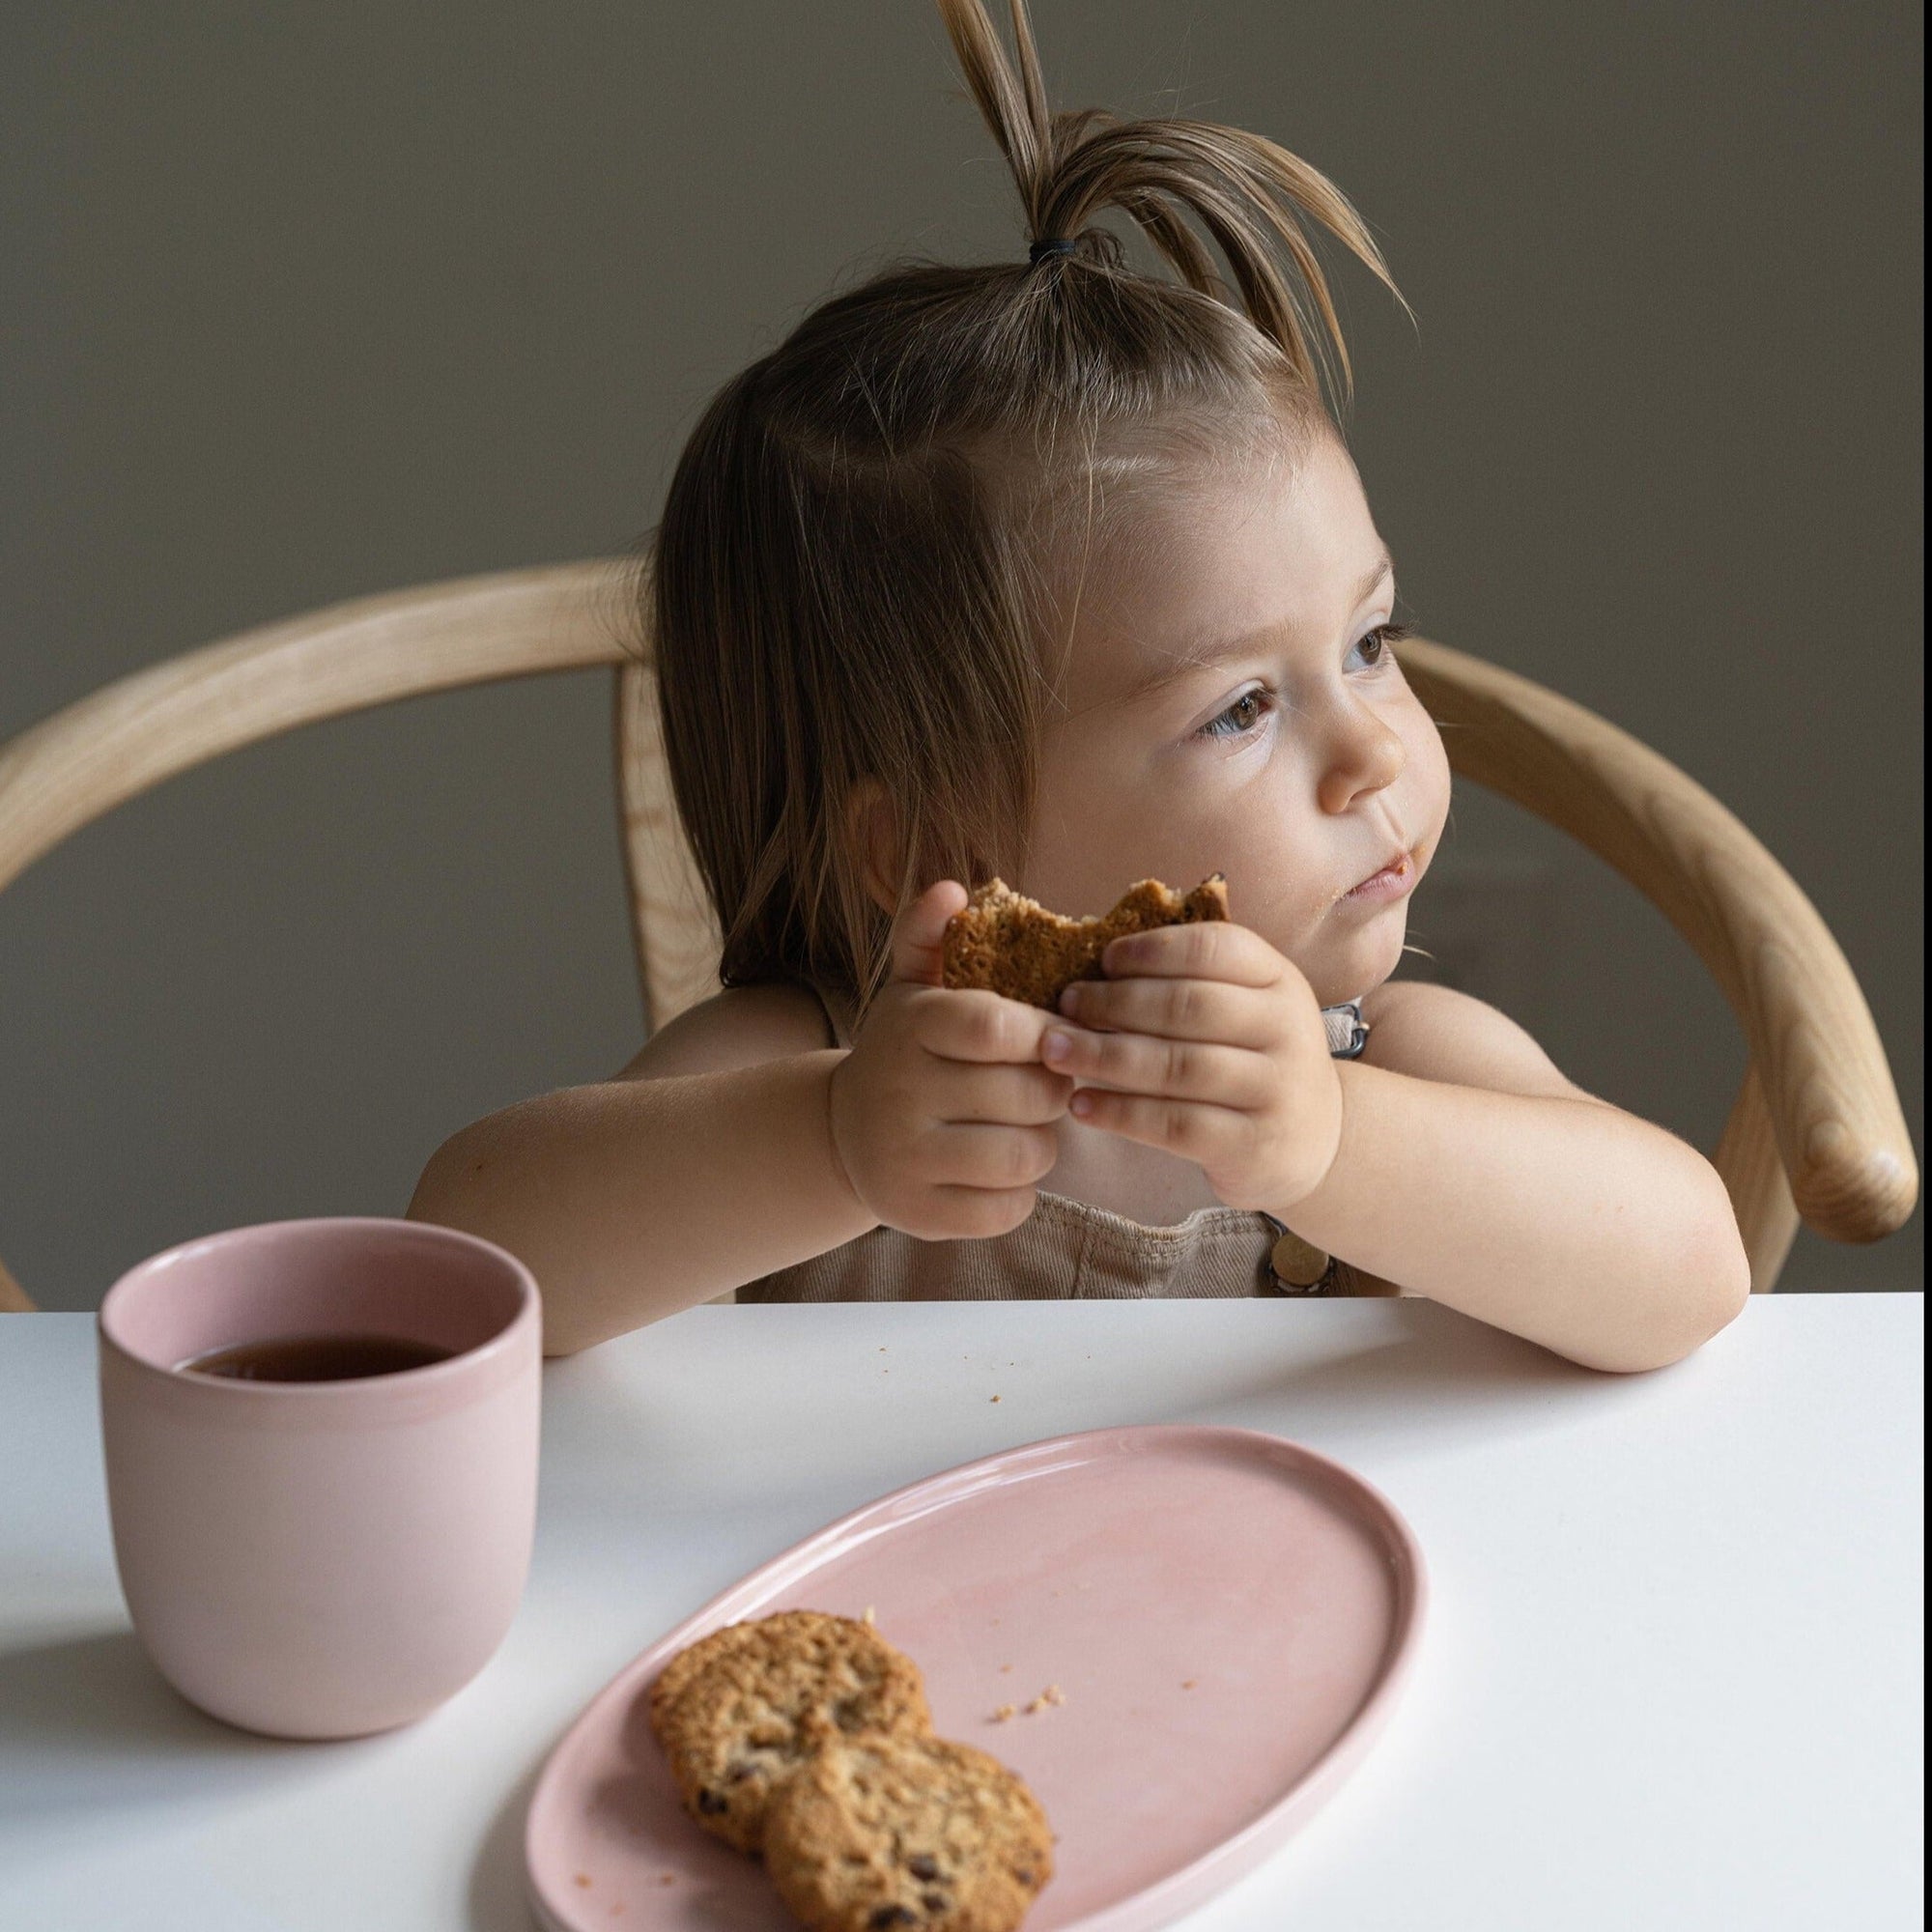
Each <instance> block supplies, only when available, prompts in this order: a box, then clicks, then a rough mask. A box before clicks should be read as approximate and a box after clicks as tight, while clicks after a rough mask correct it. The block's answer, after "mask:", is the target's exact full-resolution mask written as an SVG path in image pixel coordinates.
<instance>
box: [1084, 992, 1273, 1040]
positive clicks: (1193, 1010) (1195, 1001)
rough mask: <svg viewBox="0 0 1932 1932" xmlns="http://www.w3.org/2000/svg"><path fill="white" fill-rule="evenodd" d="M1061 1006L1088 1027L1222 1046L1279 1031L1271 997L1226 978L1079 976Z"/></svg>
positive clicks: (1259, 1037)
mask: <svg viewBox="0 0 1932 1932" xmlns="http://www.w3.org/2000/svg"><path fill="white" fill-rule="evenodd" d="M1060 1007H1061V1010H1062V1012H1064V1013H1065V1015H1066V1017H1067V1018H1068V1019H1072V1020H1078V1021H1079V1022H1080V1024H1081V1025H1082V1026H1084V1027H1110V1028H1113V1029H1115V1030H1117V1031H1119V1032H1121V1033H1146V1034H1158V1035H1160V1036H1161V1037H1164V1038H1167V1039H1203V1040H1213V1041H1216V1042H1218V1043H1219V1044H1220V1045H1223V1046H1243V1047H1262V1046H1266V1045H1268V1044H1270V1043H1271V1042H1272V1041H1273V1039H1274V1037H1275V1035H1276V1034H1277V1032H1278V1031H1279V1015H1278V1013H1277V1012H1276V1010H1275V1003H1274V1002H1273V1001H1272V1000H1270V999H1269V998H1267V997H1266V996H1265V995H1264V994H1263V993H1261V992H1259V991H1258V990H1257V989H1256V988H1254V987H1252V986H1231V985H1229V984H1228V983H1227V981H1226V980H1166V979H1132V980H1075V981H1074V982H1073V984H1072V985H1070V986H1068V987H1067V989H1066V990H1065V993H1063V994H1062V995H1061V999H1060Z"/></svg>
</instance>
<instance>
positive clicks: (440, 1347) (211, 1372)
mask: <svg viewBox="0 0 1932 1932" xmlns="http://www.w3.org/2000/svg"><path fill="white" fill-rule="evenodd" d="M99 1353H100V1419H101V1433H102V1437H103V1441H104V1445H105V1449H106V1464H107V1497H108V1511H109V1515H110V1517H111V1519H112V1522H113V1530H114V1555H115V1562H116V1564H117V1566H118V1568H119V1570H120V1575H121V1585H122V1589H123V1591H124V1592H125V1594H126V1596H127V1599H128V1610H129V1611H130V1613H131V1614H132V1617H133V1620H134V1629H135V1633H136V1634H137V1635H138V1636H139V1637H140V1639H141V1642H142V1643H143V1645H144V1646H145V1647H146V1649H147V1651H148V1654H149V1655H150V1656H151V1657H152V1658H153V1659H154V1662H155V1663H156V1666H157V1667H158V1668H159V1670H160V1672H161V1674H162V1675H163V1676H164V1677H165V1678H167V1680H168V1681H169V1682H170V1683H171V1684H173V1685H174V1687H175V1688H176V1689H177V1690H179V1691H181V1693H182V1694H183V1695H184V1696H185V1697H186V1698H187V1699H188V1700H189V1701H190V1702H191V1703H194V1704H197V1705H199V1706H200V1707H201V1708H202V1709H203V1710H205V1711H207V1712H209V1713H211V1714H212V1715H213V1716H214V1717H217V1718H221V1719H226V1720H227V1721H228V1722H229V1723H232V1724H239V1725H241V1726H242V1727H243V1728H244V1729H247V1730H251V1731H261V1732H266V1733H268V1734H269V1735H270V1736H274V1737H285V1738H340V1737H355V1736H360V1735H362V1734H364V1733H367V1732H372V1731H383V1730H388V1729H390V1728H392V1727H393V1726H395V1725H397V1724H403V1723H408V1722H410V1721H411V1720H412V1719H415V1718H419V1717H421V1716H423V1715H424V1714H425V1713H426V1712H428V1711H431V1710H433V1709H434V1708H435V1707H436V1706H437V1705H439V1704H440V1703H441V1702H443V1700H444V1699H445V1698H447V1697H449V1696H450V1695H452V1694H453V1693H454V1692H455V1691H456V1690H460V1689H461V1688H462V1687H463V1686H464V1685H465V1684H467V1683H468V1682H469V1680H470V1679H471V1678H472V1677H473V1676H475V1674H476V1673H477V1671H479V1670H480V1669H481V1668H482V1667H483V1665H484V1664H485V1663H486V1662H488V1661H489V1659H490V1657H491V1656H492V1655H493V1654H494V1653H495V1651H496V1650H497V1645H498V1644H500V1643H501V1641H502V1639H503V1636H504V1634H506V1633H507V1631H508V1630H509V1627H510V1622H511V1619H512V1618H513V1617H514V1615H515V1614H516V1608H517V1605H518V1602H519V1601H520V1599H521V1597H522V1595H523V1589H524V1582H525V1579H526V1576H527V1574H528V1570H529V1557H530V1545H531V1539H532V1535H533V1532H534V1527H535V1519H536V1478H537V1425H538V1407H539V1382H540V1368H541V1354H542V1350H541V1313H540V1307H539V1302H538V1296H537V1288H536V1283H535V1281H534V1280H533V1279H532V1278H531V1275H530V1272H529V1270H528V1269H527V1268H526V1267H525V1266H524V1264H522V1263H521V1262H519V1261H518V1260H517V1259H516V1258H515V1257H514V1256H512V1255H510V1254H507V1253H506V1252H505V1251H504V1250H503V1249H501V1248H499V1247H497V1246H496V1245H495V1244H494V1243H492V1242H489V1241H485V1240H481V1239H478V1238H477V1237H476V1236H471V1235H465V1234H459V1233H458V1232H456V1231H455V1230H454V1229H449V1228H439V1227H434V1226H431V1225H428V1224H426V1223H422V1222H415V1221H399V1220H383V1219H373V1218H372V1219H360V1218H347V1217H345V1218H332V1219H321V1220H307V1221H280V1222H271V1223H269V1224H266V1225H264V1226H261V1227H254V1228H238V1229H234V1230H231V1231H229V1232H228V1233H225V1234H219V1235H211V1236H206V1237H205V1238H203V1239H200V1240H194V1241H187V1242H185V1243H184V1244H182V1245H181V1246H180V1247H176V1248H171V1249H169V1250H168V1251H167V1252H166V1253H164V1254H159V1255H156V1256H154V1257H153V1258H152V1259H150V1260H148V1261H145V1262H143V1263H141V1264H140V1265H139V1266H137V1267H135V1268H133V1269H131V1270H130V1271H129V1272H128V1273H127V1274H125V1275H123V1276H122V1278H121V1279H120V1280H119V1281H118V1282H116V1283H115V1284H114V1286H113V1287H112V1288H111V1289H110V1290H109V1291H108V1293H107V1295H106V1297H105V1299H104V1300H103V1301H102V1303H101V1306H100V1317H99Z"/></svg>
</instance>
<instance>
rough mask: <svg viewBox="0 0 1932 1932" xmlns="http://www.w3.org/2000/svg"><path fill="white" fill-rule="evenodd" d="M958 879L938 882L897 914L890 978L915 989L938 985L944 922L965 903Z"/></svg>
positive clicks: (965, 897)
mask: <svg viewBox="0 0 1932 1932" xmlns="http://www.w3.org/2000/svg"><path fill="white" fill-rule="evenodd" d="M966 899H967V892H966V888H965V887H964V886H962V885H961V884H960V883H959V881H958V880H957V879H941V880H939V881H938V882H937V884H935V885H930V886H927V887H926V889H925V891H924V892H923V893H922V894H920V895H919V897H918V898H916V899H914V900H913V902H912V904H911V905H909V906H907V907H906V909H905V910H904V911H903V912H902V913H900V914H899V916H898V920H897V923H895V925H894V927H893V978H894V979H895V980H903V981H910V982H911V983H912V984H914V985H916V986H937V985H939V984H940V983H941V977H942V976H941V970H940V953H939V942H940V935H941V934H942V933H944V932H945V930H946V922H947V921H948V920H949V919H951V918H952V915H953V914H954V913H955V912H957V911H958V910H959V908H960V907H961V906H963V905H964V904H965V903H966Z"/></svg>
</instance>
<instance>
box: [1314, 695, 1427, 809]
mask: <svg viewBox="0 0 1932 1932" xmlns="http://www.w3.org/2000/svg"><path fill="white" fill-rule="evenodd" d="M1407 762H1408V753H1407V752H1406V750H1404V748H1403V742H1402V738H1401V735H1400V734H1399V733H1398V732H1396V731H1394V730H1392V729H1391V728H1390V727H1389V725H1386V724H1385V723H1384V722H1383V721H1382V720H1381V719H1380V718H1378V716H1377V715H1376V713H1375V712H1374V711H1372V710H1370V709H1369V707H1368V706H1367V705H1365V704H1353V705H1350V706H1349V707H1348V709H1347V711H1346V712H1345V713H1344V714H1343V715H1342V716H1341V717H1339V718H1338V719H1337V720H1336V724H1335V731H1334V736H1333V738H1332V739H1331V740H1330V745H1329V753H1328V767H1327V770H1326V771H1324V772H1323V773H1322V775H1321V784H1320V786H1319V787H1318V797H1319V800H1320V803H1321V810H1323V811H1327V812H1334V813H1337V814H1339V813H1341V812H1345V811H1347V810H1349V808H1350V806H1351V805H1353V804H1354V803H1355V802H1356V800H1357V799H1360V798H1362V797H1364V796H1365V795H1366V794H1368V793H1370V792H1378V791H1380V790H1382V789H1383V788H1384V787H1385V786H1388V785H1392V784H1393V783H1394V782H1395V781H1396V780H1397V779H1398V778H1399V777H1400V776H1401V774H1402V768H1403V766H1404V765H1406V763H1407Z"/></svg>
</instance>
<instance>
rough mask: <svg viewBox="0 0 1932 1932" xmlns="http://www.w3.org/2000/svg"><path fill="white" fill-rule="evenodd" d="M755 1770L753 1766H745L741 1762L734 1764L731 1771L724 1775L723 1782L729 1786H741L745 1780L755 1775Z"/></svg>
mask: <svg viewBox="0 0 1932 1932" xmlns="http://www.w3.org/2000/svg"><path fill="white" fill-rule="evenodd" d="M756 1770H757V1767H756V1766H755V1765H751V1764H745V1763H742V1762H740V1763H738V1764H734V1765H733V1766H732V1767H731V1769H730V1770H729V1771H727V1772H726V1773H725V1781H726V1782H727V1783H730V1784H743V1783H744V1781H745V1780H746V1778H748V1777H751V1776H753V1775H754V1774H755V1772H756Z"/></svg>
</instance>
